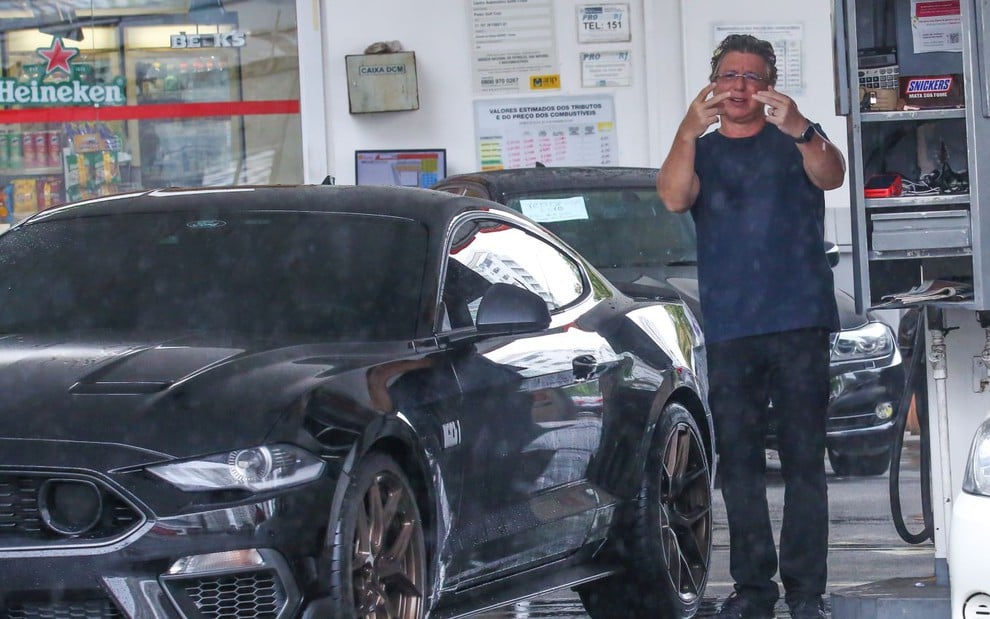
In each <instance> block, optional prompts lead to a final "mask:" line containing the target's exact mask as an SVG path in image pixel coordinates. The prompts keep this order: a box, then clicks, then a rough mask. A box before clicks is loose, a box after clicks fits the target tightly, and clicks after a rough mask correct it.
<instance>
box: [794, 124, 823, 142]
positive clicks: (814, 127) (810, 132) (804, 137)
mask: <svg viewBox="0 0 990 619" xmlns="http://www.w3.org/2000/svg"><path fill="white" fill-rule="evenodd" d="M815 133H818V134H822V128H821V125H819V124H818V123H813V122H810V121H809V122H808V128H807V129H805V130H804V133H802V134H801V135H799V136H797V137H796V138H794V141H795V142H797V143H798V144H805V143H807V142H810V141H811V138H812V136H814V135H815ZM822 135H824V134H822Z"/></svg>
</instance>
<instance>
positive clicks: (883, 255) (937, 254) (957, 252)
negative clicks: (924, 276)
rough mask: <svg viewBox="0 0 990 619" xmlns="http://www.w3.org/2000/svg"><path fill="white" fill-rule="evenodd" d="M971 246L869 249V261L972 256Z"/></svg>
mask: <svg viewBox="0 0 990 619" xmlns="http://www.w3.org/2000/svg"><path fill="white" fill-rule="evenodd" d="M972 255H973V248H972V247H939V248H937V249H896V250H895V249H889V250H885V251H870V252H869V259H870V261H871V262H877V261H881V260H917V259H918V258H957V257H959V256H972Z"/></svg>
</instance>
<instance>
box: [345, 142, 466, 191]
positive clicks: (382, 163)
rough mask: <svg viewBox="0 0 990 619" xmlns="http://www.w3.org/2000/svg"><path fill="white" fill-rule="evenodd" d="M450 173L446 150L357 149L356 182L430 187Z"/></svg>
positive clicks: (355, 154)
mask: <svg viewBox="0 0 990 619" xmlns="http://www.w3.org/2000/svg"><path fill="white" fill-rule="evenodd" d="M445 176H447V150H446V149H444V148H423V149H409V150H358V151H354V184H356V185H400V186H403V187H423V188H427V189H428V188H430V187H432V186H433V185H435V184H436V182H437V181H439V180H440V179H442V178H444V177H445Z"/></svg>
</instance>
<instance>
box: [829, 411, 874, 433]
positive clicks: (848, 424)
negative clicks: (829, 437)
mask: <svg viewBox="0 0 990 619" xmlns="http://www.w3.org/2000/svg"><path fill="white" fill-rule="evenodd" d="M882 423H884V420H883V419H880V418H879V417H877V416H876V415H875V414H874V413H872V412H869V413H862V414H859V415H845V416H843V417H829V418H828V421H827V423H826V429H827V430H828V431H829V432H837V431H839V430H858V429H860V428H870V427H873V426H875V425H879V424H882Z"/></svg>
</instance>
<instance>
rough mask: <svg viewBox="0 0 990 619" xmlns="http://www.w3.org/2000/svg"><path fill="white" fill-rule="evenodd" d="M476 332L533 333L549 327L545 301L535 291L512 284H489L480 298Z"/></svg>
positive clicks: (475, 322) (548, 312) (548, 313)
mask: <svg viewBox="0 0 990 619" xmlns="http://www.w3.org/2000/svg"><path fill="white" fill-rule="evenodd" d="M474 324H475V326H476V327H477V329H478V333H484V334H504V335H508V334H512V333H532V332H534V331H539V330H541V329H546V328H547V327H549V326H550V310H549V309H547V304H546V301H544V300H543V299H541V298H540V296H539V295H537V294H536V293H534V292H531V291H529V290H526V289H525V288H520V287H518V286H513V285H511V284H492V286H491V287H490V288H489V289H488V291H487V292H485V295H484V296H483V297H481V303H480V304H479V305H478V315H477V316H476V317H475V321H474Z"/></svg>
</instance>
